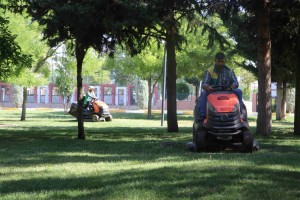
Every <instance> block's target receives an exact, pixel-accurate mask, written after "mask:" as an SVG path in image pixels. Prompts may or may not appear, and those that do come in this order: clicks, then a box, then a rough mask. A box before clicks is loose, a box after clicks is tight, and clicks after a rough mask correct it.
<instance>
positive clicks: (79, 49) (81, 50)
mask: <svg viewBox="0 0 300 200" xmlns="http://www.w3.org/2000/svg"><path fill="white" fill-rule="evenodd" d="M87 49H88V48H87V47H85V46H84V45H82V44H81V43H80V42H79V41H78V40H77V41H76V47H75V53H76V60H77V101H78V106H77V121H78V139H82V140H84V139H85V133H84V124H83V94H82V63H83V59H84V56H85V54H86V51H87Z"/></svg>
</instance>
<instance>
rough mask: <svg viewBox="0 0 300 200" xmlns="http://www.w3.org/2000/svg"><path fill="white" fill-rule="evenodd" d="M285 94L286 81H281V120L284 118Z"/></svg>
mask: <svg viewBox="0 0 300 200" xmlns="http://www.w3.org/2000/svg"><path fill="white" fill-rule="evenodd" d="M286 92H287V88H286V81H285V80H283V83H282V101H281V115H282V116H281V119H284V118H285V116H286Z"/></svg>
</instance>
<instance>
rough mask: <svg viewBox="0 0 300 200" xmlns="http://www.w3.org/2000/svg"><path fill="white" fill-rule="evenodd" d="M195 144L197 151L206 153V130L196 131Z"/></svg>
mask: <svg viewBox="0 0 300 200" xmlns="http://www.w3.org/2000/svg"><path fill="white" fill-rule="evenodd" d="M194 140H195V141H194V142H195V144H196V151H197V152H204V151H206V145H207V144H206V142H207V141H206V131H205V130H197V131H195V137H194Z"/></svg>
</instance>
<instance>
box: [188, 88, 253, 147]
mask: <svg viewBox="0 0 300 200" xmlns="http://www.w3.org/2000/svg"><path fill="white" fill-rule="evenodd" d="M213 89H214V92H211V93H210V94H209V95H208V96H207V107H206V118H205V119H204V120H200V113H199V107H200V98H198V99H197V101H196V106H195V109H194V124H193V142H194V144H195V148H196V151H198V152H202V151H207V150H208V149H210V148H211V149H216V148H217V147H220V146H221V145H222V146H223V145H224V144H226V145H228V144H236V143H240V144H241V147H242V152H244V153H251V152H252V150H253V137H252V134H251V133H250V130H249V124H248V122H247V121H246V120H247V110H246V106H245V105H244V103H242V105H241V106H240V104H239V100H238V98H237V95H236V94H235V93H234V92H233V91H232V89H231V88H230V87H228V86H224V85H217V86H213ZM240 109H241V110H240ZM216 145H217V146H216ZM226 145H224V146H226ZM217 149H218V148H217Z"/></svg>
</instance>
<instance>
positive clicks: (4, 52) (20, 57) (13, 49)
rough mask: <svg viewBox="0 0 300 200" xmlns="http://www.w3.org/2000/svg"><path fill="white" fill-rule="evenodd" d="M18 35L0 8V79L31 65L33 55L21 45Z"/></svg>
mask: <svg viewBox="0 0 300 200" xmlns="http://www.w3.org/2000/svg"><path fill="white" fill-rule="evenodd" d="M16 37H17V35H15V34H12V32H11V31H10V29H9V21H8V19H7V18H5V17H3V13H2V10H1V8H0V44H1V45H0V52H1V53H0V80H5V79H6V78H8V77H10V76H11V75H13V74H18V73H19V72H20V71H21V69H22V68H24V67H31V62H32V60H31V57H30V56H29V55H28V52H26V51H24V50H23V49H22V48H21V47H20V44H19V43H18V42H19V41H18V40H17V39H16Z"/></svg>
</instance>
